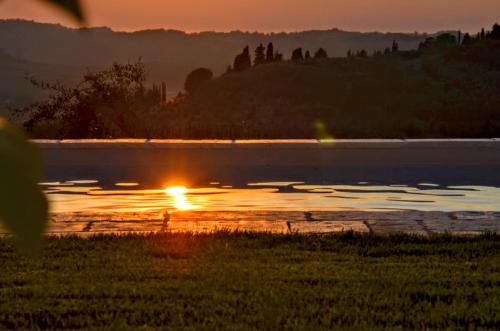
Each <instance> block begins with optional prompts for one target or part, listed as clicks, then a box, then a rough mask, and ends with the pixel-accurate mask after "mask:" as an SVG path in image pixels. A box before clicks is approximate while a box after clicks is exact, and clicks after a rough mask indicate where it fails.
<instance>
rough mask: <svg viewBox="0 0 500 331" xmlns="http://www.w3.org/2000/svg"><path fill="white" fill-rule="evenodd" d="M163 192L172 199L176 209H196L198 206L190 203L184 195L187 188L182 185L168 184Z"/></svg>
mask: <svg viewBox="0 0 500 331" xmlns="http://www.w3.org/2000/svg"><path fill="white" fill-rule="evenodd" d="M164 191H165V193H166V194H168V195H169V196H170V197H172V199H173V205H174V207H175V208H176V209H178V210H191V209H196V208H198V206H196V205H193V204H192V203H190V202H189V201H188V199H187V197H186V193H188V189H187V188H186V187H184V186H170V187H167V188H166V189H165V190H164Z"/></svg>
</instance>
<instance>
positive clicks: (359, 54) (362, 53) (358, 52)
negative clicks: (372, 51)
mask: <svg viewBox="0 0 500 331" xmlns="http://www.w3.org/2000/svg"><path fill="white" fill-rule="evenodd" d="M356 56H357V57H367V56H368V52H367V51H366V50H364V49H362V50H360V51H357V52H356Z"/></svg>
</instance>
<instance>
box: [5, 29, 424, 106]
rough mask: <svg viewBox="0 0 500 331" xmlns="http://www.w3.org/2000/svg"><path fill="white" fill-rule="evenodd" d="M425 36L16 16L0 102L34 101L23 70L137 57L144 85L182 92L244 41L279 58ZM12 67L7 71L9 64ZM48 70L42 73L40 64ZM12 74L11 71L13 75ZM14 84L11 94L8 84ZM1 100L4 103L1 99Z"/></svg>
mask: <svg viewBox="0 0 500 331" xmlns="http://www.w3.org/2000/svg"><path fill="white" fill-rule="evenodd" d="M426 37H427V35H425V34H401V33H378V32H377V33H376V32H374V33H359V32H346V31H341V30H338V29H332V30H325V31H305V32H296V33H271V34H264V33H256V32H241V31H234V32H229V33H221V32H200V33H185V32H182V31H175V30H145V31H137V32H130V33H129V32H115V31H112V30H111V29H109V28H106V27H101V28H89V29H70V28H66V27H63V26H61V25H55V24H42V23H36V22H32V21H24V20H0V49H3V51H4V52H5V53H6V54H9V55H10V56H12V57H13V58H15V59H23V60H24V63H25V64H24V65H21V67H22V70H20V67H19V66H20V64H19V61H17V62H16V61H14V62H12V61H9V60H7V61H6V60H5V58H4V57H2V59H0V61H1V62H3V64H2V69H4V70H8V71H10V74H9V76H6V75H1V76H0V95H1V96H2V100H3V103H6V102H8V103H14V104H15V105H24V104H26V102H28V101H30V100H32V99H33V98H37V94H33V90H32V89H31V88H29V87H28V86H27V85H26V83H24V82H23V80H24V79H23V77H24V74H25V72H28V73H31V74H36V75H37V76H38V78H39V79H42V80H53V79H54V80H61V81H62V82H65V83H72V82H73V79H72V78H73V77H75V76H78V75H79V74H80V73H81V72H82V70H84V69H85V68H105V67H107V66H109V65H111V64H112V63H113V62H115V61H117V62H122V63H123V62H127V61H135V60H137V59H138V58H142V61H143V62H144V63H145V65H146V68H147V70H148V73H149V75H148V79H149V80H150V82H159V81H165V82H166V83H167V86H168V89H169V92H170V94H171V95H173V94H175V93H177V92H178V91H180V90H181V89H182V84H183V82H184V78H185V77H186V75H187V74H188V73H189V72H190V71H191V70H193V69H195V68H197V67H208V68H211V69H212V70H213V71H214V72H215V73H216V74H220V73H222V72H224V71H225V69H226V68H227V66H228V65H229V64H232V62H233V58H234V55H235V54H236V53H238V52H239V51H240V50H241V49H242V48H243V47H244V46H246V45H249V46H250V47H251V48H252V49H254V48H255V47H256V46H257V45H258V44H260V43H267V42H273V43H274V44H275V45H276V47H277V49H278V50H279V51H281V52H282V53H283V54H285V55H286V56H287V57H288V56H289V55H290V54H291V52H292V50H293V49H295V48H296V47H303V48H304V49H310V50H311V51H312V50H315V49H318V48H319V47H323V48H325V49H326V50H327V52H328V54H330V55H331V56H345V54H346V52H347V50H348V49H362V48H363V49H366V50H367V51H369V52H371V51H373V50H376V49H384V48H385V47H387V46H390V45H391V43H392V41H393V40H397V41H398V42H399V44H400V47H401V49H403V50H404V49H415V48H416V47H417V46H418V44H419V42H421V41H422V40H423V39H425V38H426ZM10 66H12V68H10ZM42 67H43V68H48V67H50V68H51V69H50V70H45V69H40V68H42ZM16 73H17V74H16ZM12 85H15V86H17V87H18V88H16V90H15V91H14V92H13V91H12V89H10V88H9V86H12ZM6 99H8V100H7V101H5V100H6Z"/></svg>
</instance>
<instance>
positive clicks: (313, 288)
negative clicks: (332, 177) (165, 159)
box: [0, 232, 500, 330]
mask: <svg viewBox="0 0 500 331" xmlns="http://www.w3.org/2000/svg"><path fill="white" fill-rule="evenodd" d="M499 254H500V236H498V235H491V234H486V235H482V236H477V237H459V236H447V235H440V236H431V237H422V236H408V235H395V236H384V237H381V236H374V235H367V234H365V235H357V234H354V233H344V234H341V235H327V236H316V235H309V236H302V235H270V234H243V233H239V234H238V233H227V232H222V233H215V234H210V235H196V236H195V235H189V234H161V235H147V236H137V235H127V236H123V237H117V236H98V237H91V238H89V239H82V238H77V237H64V238H54V237H52V238H48V239H47V240H46V245H45V249H44V250H43V252H42V253H41V255H40V256H39V257H37V258H29V257H26V256H22V255H20V254H18V253H17V252H16V250H15V249H14V247H13V246H12V243H11V241H10V240H9V239H1V240H0V256H1V262H2V272H1V273H0V284H1V286H0V298H1V300H0V328H2V329H3V328H22V329H25V328H26V329H52V328H68V329H76V328H88V329H91V328H94V329H99V330H103V329H122V330H123V329H140V328H142V329H163V330H164V329H172V330H178V329H205V330H210V329H218V330H224V329H225V330H237V329H275V330H276V329H294V330H299V329H309V330H310V329H316V330H318V329H324V330H330V329H339V330H346V329H365V330H367V329H370V330H376V329H406V330H408V329H416V328H418V329H447V328H449V329H467V328H475V327H479V328H484V329H497V328H498V327H500V314H498V312H499V311H500V300H499V299H498V298H499V297H500V287H499V286H498V283H499V280H500V269H499V267H498V262H499V256H500V255H499Z"/></svg>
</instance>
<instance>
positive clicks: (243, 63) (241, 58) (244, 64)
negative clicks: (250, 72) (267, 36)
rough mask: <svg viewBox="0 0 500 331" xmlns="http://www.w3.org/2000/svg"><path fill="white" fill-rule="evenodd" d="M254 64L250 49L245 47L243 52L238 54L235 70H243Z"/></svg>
mask: <svg viewBox="0 0 500 331" xmlns="http://www.w3.org/2000/svg"><path fill="white" fill-rule="evenodd" d="M251 66H252V59H251V58H250V49H249V48H248V46H247V47H245V48H244V49H243V52H242V53H241V54H239V55H237V56H236V58H235V59H234V64H233V70H234V71H243V70H246V69H248V68H250V67H251Z"/></svg>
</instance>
